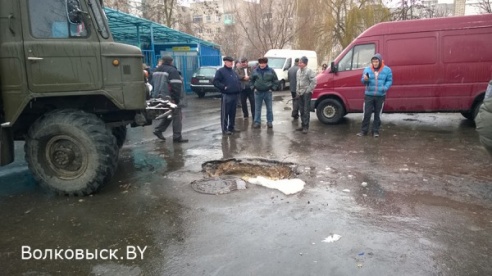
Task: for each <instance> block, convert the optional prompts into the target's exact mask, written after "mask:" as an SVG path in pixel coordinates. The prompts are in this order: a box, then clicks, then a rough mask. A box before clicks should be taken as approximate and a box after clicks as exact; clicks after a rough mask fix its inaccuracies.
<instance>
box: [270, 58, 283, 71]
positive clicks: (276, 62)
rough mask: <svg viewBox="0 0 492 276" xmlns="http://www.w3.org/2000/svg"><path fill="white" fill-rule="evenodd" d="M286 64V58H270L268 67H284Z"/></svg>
mask: <svg viewBox="0 0 492 276" xmlns="http://www.w3.org/2000/svg"><path fill="white" fill-rule="evenodd" d="M284 64H285V58H271V57H269V58H268V67H270V68H273V69H283V68H284Z"/></svg>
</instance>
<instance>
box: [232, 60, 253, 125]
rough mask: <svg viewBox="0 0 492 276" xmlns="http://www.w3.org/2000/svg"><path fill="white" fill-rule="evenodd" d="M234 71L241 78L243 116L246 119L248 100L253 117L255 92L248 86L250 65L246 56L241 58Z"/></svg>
mask: <svg viewBox="0 0 492 276" xmlns="http://www.w3.org/2000/svg"><path fill="white" fill-rule="evenodd" d="M236 73H237V74H238V76H239V79H240V80H241V88H242V89H243V90H242V91H241V108H242V109H243V118H244V119H248V118H249V114H248V104H247V101H248V100H249V105H250V108H251V117H252V118H254V117H255V94H254V93H253V90H251V87H249V77H250V76H251V67H249V66H248V59H247V58H242V59H241V63H240V64H239V66H237V67H236Z"/></svg>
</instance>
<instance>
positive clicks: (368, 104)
mask: <svg viewBox="0 0 492 276" xmlns="http://www.w3.org/2000/svg"><path fill="white" fill-rule="evenodd" d="M361 81H362V84H364V85H365V86H366V90H365V93H364V94H365V95H364V119H363V120H362V127H361V131H360V132H359V133H357V136H366V135H367V133H368V132H369V123H370V121H371V115H372V113H373V112H374V122H373V123H372V135H373V136H374V137H376V138H377V137H379V127H380V125H381V118H380V117H381V113H382V111H383V106H384V100H385V99H386V92H387V91H388V90H389V89H390V87H391V85H392V84H393V73H392V72H391V68H389V67H388V66H386V65H384V62H383V57H382V56H381V55H380V54H375V55H374V56H373V57H372V58H371V65H370V66H368V67H366V68H365V69H364V72H363V73H362V79H361Z"/></svg>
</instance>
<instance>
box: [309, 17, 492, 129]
mask: <svg viewBox="0 0 492 276" xmlns="http://www.w3.org/2000/svg"><path fill="white" fill-rule="evenodd" d="M375 53H380V54H381V55H382V56H383V60H384V63H385V64H386V65H388V66H389V67H390V68H391V70H392V71H393V86H392V87H391V88H390V90H389V91H388V93H387V94H386V101H385V104H384V109H383V112H388V113H389V112H392V113H397V112H409V113H410V112H461V114H463V116H464V117H466V118H468V119H474V118H475V116H476V114H477V112H478V108H479V107H480V104H481V103H482V101H483V97H484V94H485V90H486V88H487V84H488V81H489V80H490V79H492V14H484V15H473V16H459V17H446V18H433V19H420V20H409V21H397V22H384V23H379V24H377V25H374V26H372V27H371V28H369V29H367V30H366V31H365V32H363V33H362V34H361V35H359V36H358V37H357V38H356V39H355V40H354V41H352V43H350V45H349V46H348V47H347V48H346V49H344V50H343V51H342V53H341V54H340V55H339V56H338V57H337V58H336V59H335V61H334V62H332V63H331V68H330V70H326V71H324V72H323V73H321V74H319V75H318V76H317V81H318V83H317V85H316V88H315V89H314V91H313V95H312V98H311V111H312V112H314V111H316V115H317V117H318V119H319V120H320V121H321V122H323V123H325V124H335V123H338V122H340V120H341V119H342V118H343V116H345V114H347V113H355V112H362V106H363V102H364V86H363V85H362V83H361V77H362V71H363V69H364V67H366V66H369V64H370V61H371V57H372V56H373V55H374V54H375Z"/></svg>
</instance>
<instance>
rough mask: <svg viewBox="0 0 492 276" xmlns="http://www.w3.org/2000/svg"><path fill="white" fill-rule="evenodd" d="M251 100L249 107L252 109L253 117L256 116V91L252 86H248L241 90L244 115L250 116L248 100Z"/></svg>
mask: <svg viewBox="0 0 492 276" xmlns="http://www.w3.org/2000/svg"><path fill="white" fill-rule="evenodd" d="M247 100H249V107H250V109H251V117H252V118H254V117H255V93H253V90H251V88H249V87H246V88H245V89H243V91H242V92H241V108H242V109H243V117H244V118H246V117H249V114H248V104H247V103H246V101H247Z"/></svg>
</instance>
